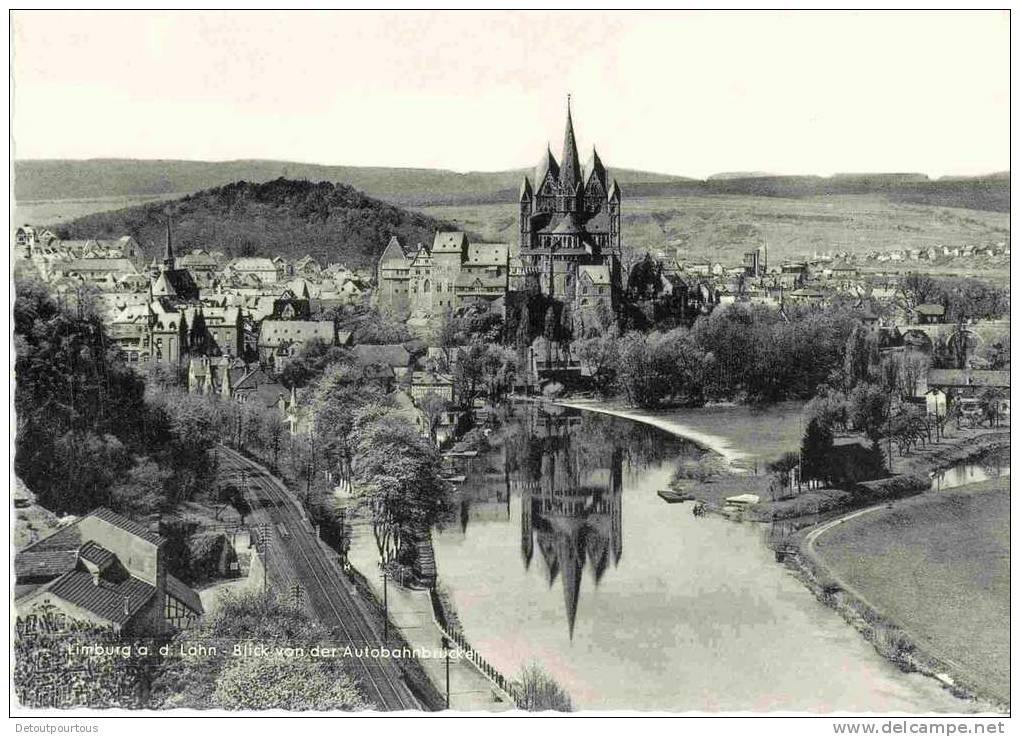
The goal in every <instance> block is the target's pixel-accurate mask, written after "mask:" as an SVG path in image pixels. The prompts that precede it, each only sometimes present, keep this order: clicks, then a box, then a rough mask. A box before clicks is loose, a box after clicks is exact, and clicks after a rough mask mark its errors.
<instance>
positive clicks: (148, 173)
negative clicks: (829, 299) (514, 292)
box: [14, 159, 684, 206]
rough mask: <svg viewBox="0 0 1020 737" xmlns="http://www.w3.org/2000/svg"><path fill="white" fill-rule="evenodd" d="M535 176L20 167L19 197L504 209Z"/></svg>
mask: <svg viewBox="0 0 1020 737" xmlns="http://www.w3.org/2000/svg"><path fill="white" fill-rule="evenodd" d="M530 172H531V170H530V169H513V170H509V171H498V172H467V173H459V172H454V171H447V170H444V169H400V168H386V167H359V166H323V165H319V164H299V163H294V162H289V161H265V160H257V159H256V160H250V161H177V160H165V161H143V160H135V159H87V160H83V161H73V160H63V159H39V160H28V161H15V162H14V196H15V199H16V200H18V201H20V202H25V201H30V200H70V199H95V198H100V197H123V196H132V197H134V196H139V195H162V194H172V193H175V192H195V191H198V190H203V189H209V188H211V187H220V186H223V185H225V184H229V183H230V182H238V181H245V182H267V181H272V180H273V179H278V178H280V177H283V178H286V179H294V180H300V179H307V180H309V181H314V182H321V181H329V182H342V183H344V184H348V185H350V186H352V187H355V188H356V189H359V190H361V191H362V192H365V193H366V194H368V195H369V196H371V197H378V198H380V199H384V200H386V201H388V202H393V203H395V204H400V205H416V206H421V205H444V204H455V203H458V202H489V201H491V202H499V201H506V198H507V197H516V196H517V191H518V188H519V187H520V184H521V177H523V176H524V174H525V173H530ZM611 174H612V175H613V176H614V177H616V178H617V179H618V180H619V182H620V184H621V185H623V186H629V185H632V184H661V183H671V182H673V183H679V182H683V181H684V178H683V177H676V176H671V175H668V174H654V173H650V172H642V171H632V170H630V169H612V170H611Z"/></svg>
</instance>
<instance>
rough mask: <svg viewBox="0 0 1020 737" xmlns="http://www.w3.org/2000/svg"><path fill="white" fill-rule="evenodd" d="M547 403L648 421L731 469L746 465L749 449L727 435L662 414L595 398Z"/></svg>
mask: <svg viewBox="0 0 1020 737" xmlns="http://www.w3.org/2000/svg"><path fill="white" fill-rule="evenodd" d="M532 401H535V400H532ZM538 401H543V400H538ZM548 403H549V404H554V405H557V406H560V407H570V408H573V409H582V410H586V411H588V412H598V413H599V414H604V415H611V416H613V417H621V418H623V419H625V420H632V421H634V422H641V423H644V424H645V425H651V426H652V427H656V428H658V429H660V430H665V431H666V432H668V433H670V434H671V435H675V436H677V437H679V438H682V439H684V440H690V441H692V442H694V443H695V444H697V445H700V446H701V447H702V448H704V449H705V450H710V451H712V452H713V453H716V454H718V455H719V456H721V457H722V458H723V459H724V460H725V461H726V463H727V464H728V465H729V466H730V468H732V469H734V470H746V466H745V465H744V464H746V463H747V461H748V459H749V458H750V454H749V453H747V452H745V451H742V450H738V449H737V448H734V447H733V445H732V441H731V439H730V438H726V437H723V436H721V435H715V434H712V433H708V432H704V431H702V430H699V429H696V428H694V427H692V426H690V425H686V424H683V423H680V422H677V421H676V420H675V419H673V418H671V417H668V416H665V415H662V414H656V413H652V412H646V411H644V410H638V409H630V408H624V407H621V406H617V405H614V404H607V403H605V402H601V401H596V400H590V401H588V400H577V399H571V400H551V401H549V402H548Z"/></svg>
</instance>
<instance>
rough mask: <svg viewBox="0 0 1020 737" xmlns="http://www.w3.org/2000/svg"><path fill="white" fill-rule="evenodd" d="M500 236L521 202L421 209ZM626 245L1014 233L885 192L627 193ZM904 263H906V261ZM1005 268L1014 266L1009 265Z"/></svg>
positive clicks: (714, 249) (988, 220) (998, 221)
mask: <svg viewBox="0 0 1020 737" xmlns="http://www.w3.org/2000/svg"><path fill="white" fill-rule="evenodd" d="M421 211H422V212H424V213H426V214H428V215H432V216H433V217H436V218H440V219H443V220H447V221H450V222H454V223H456V224H458V225H460V226H461V227H463V228H464V229H467V230H471V231H473V232H476V233H478V234H480V235H482V236H483V237H485V238H486V239H491V240H494V241H513V240H515V239H516V234H517V206H516V205H514V204H490V205H470V206H439V207H426V208H421ZM623 213H624V214H623V237H624V244H625V248H626V249H627V251H629V252H631V253H643V252H644V251H646V250H647V251H651V252H655V251H660V250H667V249H669V250H671V249H672V248H674V247H679V248H680V252H681V253H682V254H683V255H684V257H685V258H688V259H698V258H704V259H711V260H713V261H722V262H723V263H737V262H739V261H740V259H741V257H742V255H743V253H744V252H745V251H748V250H750V249H752V248H756V247H757V246H759V245H761V244H762V243H763V242H764V239H765V236H766V235H767V237H768V247H769V256H770V258H772V259H784V258H793V257H797V256H802V255H805V254H807V255H810V254H812V253H813V252H815V251H830V250H850V251H857V252H863V251H870V250H872V249H874V250H892V249H895V248H922V247H923V248H927V247H929V246H935V245H946V246H950V247H953V246H965V245H968V244H970V245H978V244H984V245H990V244H994V243H998V242H1000V241H1004V240H1008V239H1009V214H1008V213H999V212H986V211H979V210H962V209H955V208H947V207H933V206H929V205H911V204H897V203H893V202H890V201H889V200H888V199H886V198H885V197H881V196H871V195H846V196H838V197H805V198H781V197H750V196H744V195H691V196H678V197H647V198H634V199H629V198H627V194H626V191H624V201H623ZM902 268H906V266H904V267H902ZM1003 268H1005V269H1006V270H1007V271H1008V265H1006V266H1005V267H1003Z"/></svg>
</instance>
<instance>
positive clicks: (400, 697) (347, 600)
mask: <svg viewBox="0 0 1020 737" xmlns="http://www.w3.org/2000/svg"><path fill="white" fill-rule="evenodd" d="M219 454H220V468H221V472H222V473H225V474H227V475H230V474H236V475H241V474H242V473H243V476H244V484H243V485H242V486H241V488H246V489H247V492H246V495H247V501H248V503H249V504H250V505H251V508H252V512H251V514H252V517H253V518H254V521H255V522H256V523H257V524H264V525H268V529H269V530H270V533H271V534H270V544H269V563H268V568H269V581H270V583H271V584H272V582H274V581H276V582H278V583H279V584H282V589H283V590H282V591H281V593H283V594H284V595H287V594H288V593H289V591H290V587H291V586H292V585H293V584H294V583H298V584H300V585H301V587H302V589H303V596H304V598H305V601H306V603H307V604H308V605H309V607H310V609H311V611H312V613H313V614H314V615H315V616H316V617H317V618H318V620H319V621H320V622H321V623H322V624H323V625H325V626H326V627H328V628H329V629H331V630H333V631H334V633H335V635H336V637H337V641H336V642H335V643H334V646H336V647H344V646H345V645H349V646H350V647H351V648H359V647H379V646H382V645H383V644H384V639H383V635H382V633H381V632H379V631H378V630H377V629H376V627H375V625H374V620H375V617H373V615H372V614H371V613H370V610H369V608H368V605H367V604H366V603H365V602H364V601H363V600H362V599H361V597H359V596H358V595H357V594H356V593H355V591H354V588H353V586H352V584H351V583H350V582H349V581H348V579H347V578H346V576H344V575H343V573H342V572H341V571H340V568H339V566H338V565H337V562H336V557H335V556H334V555H333V554H331V553H330V552H327V550H326V549H325V547H324V545H323V544H322V543H321V542H320V541H319V539H318V537H317V535H316V533H315V530H314V529H313V527H312V525H311V523H310V522H309V521H308V519H307V518H306V517H305V514H304V512H303V510H302V509H301V508H300V506H299V505H298V503H297V502H296V501H295V499H294V498H293V497H291V495H290V494H289V493H288V492H287V490H286V487H285V486H284V485H283V482H281V481H280V480H279V479H278V478H276V477H275V476H273V475H271V474H270V473H269V472H268V471H267V470H266V469H265V468H263V467H262V466H260V465H259V464H258V463H255V462H254V461H251V460H249V459H248V458H246V457H244V456H243V455H241V454H240V453H238V452H236V451H234V450H232V449H230V448H227V447H225V446H222V445H221V446H219ZM348 662H350V663H351V664H352V666H351V672H352V675H354V676H355V677H356V678H358V680H359V681H360V682H361V683H362V687H363V689H364V693H365V695H366V697H367V698H368V700H369V701H371V702H372V704H373V705H374V706H375V707H376V708H378V709H379V710H382V711H401V710H410V709H413V710H421V709H423V708H424V707H423V705H422V704H421V702H420V701H419V700H418V699H417V698H416V697H415V696H414V694H413V693H412V692H411V690H410V689H409V688H408V687H407V684H406V683H405V681H404V677H403V674H402V672H401V670H400V668H399V667H398V665H397V663H396V662H395V661H393V660H389V659H378V658H376V659H373V658H369V657H367V656H366V657H365V658H352V659H349V661H348Z"/></svg>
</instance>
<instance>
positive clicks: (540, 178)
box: [535, 146, 560, 189]
mask: <svg viewBox="0 0 1020 737" xmlns="http://www.w3.org/2000/svg"><path fill="white" fill-rule="evenodd" d="M550 172H551V173H552V175H553V179H559V178H560V165H559V164H557V163H556V157H555V156H553V152H552V149H551V148H549V147H548V146H546V148H545V154H544V155H543V156H542V160H541V161H539V162H538V166H536V167H535V186H536V187H538V188H539V189H541V188H542V183H543V182H544V181H545V175H546V174H548V173H550Z"/></svg>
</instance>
